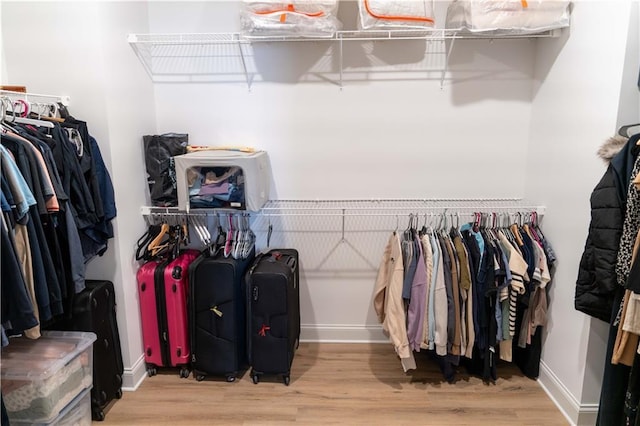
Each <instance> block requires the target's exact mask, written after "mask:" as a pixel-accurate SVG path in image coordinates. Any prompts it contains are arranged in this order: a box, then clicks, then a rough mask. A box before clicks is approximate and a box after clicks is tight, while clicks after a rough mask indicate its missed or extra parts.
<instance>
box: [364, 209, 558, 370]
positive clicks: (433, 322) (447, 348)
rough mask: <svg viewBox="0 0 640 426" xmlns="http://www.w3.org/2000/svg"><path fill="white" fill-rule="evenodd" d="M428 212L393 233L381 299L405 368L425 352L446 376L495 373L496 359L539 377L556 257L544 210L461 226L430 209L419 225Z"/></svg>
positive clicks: (377, 294) (480, 216) (382, 317)
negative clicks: (431, 219) (461, 370)
mask: <svg viewBox="0 0 640 426" xmlns="http://www.w3.org/2000/svg"><path fill="white" fill-rule="evenodd" d="M432 216H433V215H432ZM525 216H526V217H525ZM420 217H421V216H418V215H413V214H412V215H410V218H409V225H408V227H407V228H406V229H405V230H404V231H403V232H398V231H397V230H396V231H394V232H393V233H392V235H391V236H390V237H389V240H388V243H387V246H386V248H385V251H384V254H383V256H382V260H381V263H380V268H379V270H378V275H377V278H376V284H375V291H374V300H373V304H374V308H375V311H376V313H377V315H378V320H379V322H380V323H381V324H382V326H383V330H384V332H385V333H386V334H388V336H389V337H390V340H391V342H392V344H393V346H394V348H395V350H396V353H397V354H398V356H399V358H400V361H401V364H402V367H403V369H404V371H405V372H406V371H408V370H411V369H415V368H416V362H415V358H414V353H416V352H424V351H427V352H428V353H430V354H431V355H432V356H433V357H434V358H435V359H436V361H437V362H438V365H439V367H440V369H441V371H442V373H443V376H444V378H445V379H446V380H447V381H453V380H455V373H456V370H457V368H458V367H459V366H464V367H466V369H467V371H468V373H469V374H474V375H478V376H480V377H482V378H483V379H484V380H487V381H493V380H496V378H497V369H496V367H497V364H498V360H503V361H506V362H514V363H515V364H517V365H518V366H519V367H520V369H521V370H522V372H523V374H525V375H526V376H528V377H531V378H536V377H537V376H538V374H539V362H540V354H541V348H542V327H543V326H544V325H545V323H546V311H547V304H548V289H549V283H550V282H551V276H552V268H553V264H554V262H555V260H556V258H555V255H554V252H553V250H552V248H551V246H550V244H549V241H548V240H547V239H546V238H545V237H544V235H543V233H542V232H541V230H540V227H539V226H538V221H537V214H536V213H531V214H527V215H522V214H518V219H519V220H518V221H517V222H511V221H509V217H510V216H509V215H507V214H505V215H501V214H496V213H490V214H484V213H477V214H475V215H474V221H473V222H471V223H465V224H463V225H462V226H459V215H455V216H453V215H452V216H451V219H452V220H451V225H449V223H448V222H449V221H448V220H447V218H448V217H449V216H448V215H447V214H442V215H440V216H439V217H440V218H441V219H440V222H439V223H438V224H435V225H432V224H430V223H427V215H424V225H423V226H422V228H420V229H418V222H419V218H420ZM454 217H455V218H456V220H455V222H457V223H455V224H454V223H453V222H454V220H453V218H454ZM507 221H509V222H511V223H508V222H507Z"/></svg>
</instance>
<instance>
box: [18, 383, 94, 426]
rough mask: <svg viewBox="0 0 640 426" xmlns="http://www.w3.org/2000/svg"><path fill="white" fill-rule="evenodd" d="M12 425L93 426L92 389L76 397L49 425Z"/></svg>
mask: <svg viewBox="0 0 640 426" xmlns="http://www.w3.org/2000/svg"><path fill="white" fill-rule="evenodd" d="M11 424H12V425H31V426H54V425H56V426H58V425H59V426H90V425H91V389H90V388H89V389H85V390H83V391H82V393H81V394H80V395H78V396H76V397H75V399H74V400H73V401H71V402H70V403H69V405H67V406H66V407H65V408H64V409H63V410H62V411H61V412H60V414H59V415H58V416H57V417H56V418H55V419H53V420H52V421H51V422H49V423H31V422H30V421H23V420H12V421H11Z"/></svg>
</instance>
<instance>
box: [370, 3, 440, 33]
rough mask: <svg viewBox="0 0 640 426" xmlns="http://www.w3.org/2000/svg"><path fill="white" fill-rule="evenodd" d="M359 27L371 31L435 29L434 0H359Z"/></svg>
mask: <svg viewBox="0 0 640 426" xmlns="http://www.w3.org/2000/svg"><path fill="white" fill-rule="evenodd" d="M358 10H359V12H360V13H359V18H360V19H358V26H359V27H360V29H361V30H371V29H411V28H414V29H420V28H425V27H433V25H434V14H433V1H432V0H358Z"/></svg>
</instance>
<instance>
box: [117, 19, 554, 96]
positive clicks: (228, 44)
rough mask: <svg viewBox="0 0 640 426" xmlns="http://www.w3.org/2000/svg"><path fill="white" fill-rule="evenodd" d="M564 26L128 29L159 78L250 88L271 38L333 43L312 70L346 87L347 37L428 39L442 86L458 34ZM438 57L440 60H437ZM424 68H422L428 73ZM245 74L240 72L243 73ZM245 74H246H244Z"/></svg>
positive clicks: (476, 36) (477, 36) (493, 36)
mask: <svg viewBox="0 0 640 426" xmlns="http://www.w3.org/2000/svg"><path fill="white" fill-rule="evenodd" d="M561 31H562V30H550V31H544V32H540V33H533V34H508V33H507V34H498V33H490V34H489V33H472V32H469V31H462V30H459V29H436V28H433V29H423V30H415V29H410V30H385V31H382V30H375V31H371V30H367V31H354V30H345V31H337V32H335V33H334V34H333V35H331V36H330V37H294V36H285V35H282V36H247V35H245V34H243V33H240V32H224V33H175V34H160V33H157V34H129V36H128V42H129V44H130V45H131V47H132V48H133V50H134V51H135V53H136V55H137V56H138V58H139V59H140V61H141V62H142V64H143V66H144V68H145V70H146V71H147V73H148V74H149V76H150V78H151V80H152V81H154V82H159V83H161V82H238V81H244V82H246V84H247V87H248V88H249V90H250V89H251V86H252V83H253V82H254V81H255V80H256V76H258V75H259V74H260V72H259V70H258V68H259V67H258V66H256V65H255V64H254V63H253V62H252V61H255V55H254V49H258V48H259V46H265V43H266V44H269V43H279V42H317V43H327V42H328V43H329V44H330V45H332V46H334V47H333V48H332V49H331V52H329V54H330V56H331V58H326V60H324V61H322V60H321V62H324V63H332V62H333V60H334V59H335V62H336V63H337V66H338V67H337V68H338V69H337V70H336V69H334V68H335V67H329V68H330V69H329V70H321V71H313V72H310V74H312V75H315V74H322V73H326V74H330V76H329V77H328V78H321V79H319V81H326V80H329V81H332V82H333V81H335V80H337V81H335V83H336V84H337V85H338V86H339V87H340V88H342V87H343V81H344V77H345V66H344V55H345V52H344V50H345V48H344V46H343V44H344V43H345V42H384V41H390V40H391V41H402V40H405V41H410V40H414V41H416V40H417V41H419V40H422V41H425V42H426V47H425V55H426V56H434V55H436V56H439V57H442V59H439V60H436V61H434V60H433V59H429V60H426V61H425V62H426V63H427V64H428V66H427V68H426V69H425V70H422V71H426V72H427V73H428V72H436V74H438V76H439V80H440V86H441V87H442V86H443V84H444V78H445V74H446V72H447V68H448V62H449V56H450V54H451V50H452V49H453V45H454V43H455V41H456V40H464V39H468V40H490V41H493V40H511V39H539V38H553V37H558V36H559V35H560V34H561ZM434 62H437V65H435V66H434V65H433V63H434ZM425 74H426V73H425V72H423V73H422V74H421V78H424V76H425ZM239 77H240V78H239ZM241 77H244V78H243V79H242V78H241Z"/></svg>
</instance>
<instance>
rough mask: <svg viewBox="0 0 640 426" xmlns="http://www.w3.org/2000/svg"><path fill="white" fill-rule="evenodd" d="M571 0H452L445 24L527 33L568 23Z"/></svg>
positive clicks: (505, 32) (449, 26)
mask: <svg viewBox="0 0 640 426" xmlns="http://www.w3.org/2000/svg"><path fill="white" fill-rule="evenodd" d="M570 5H571V2H570V1H558V0H527V1H521V0H454V1H453V2H452V3H451V4H450V5H449V9H448V10H447V28H452V29H455V28H460V29H466V30H469V31H472V32H481V31H494V32H499V33H501V34H528V33H536V32H541V31H548V30H552V29H556V28H563V27H568V26H569V23H570V18H571V11H570Z"/></svg>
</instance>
